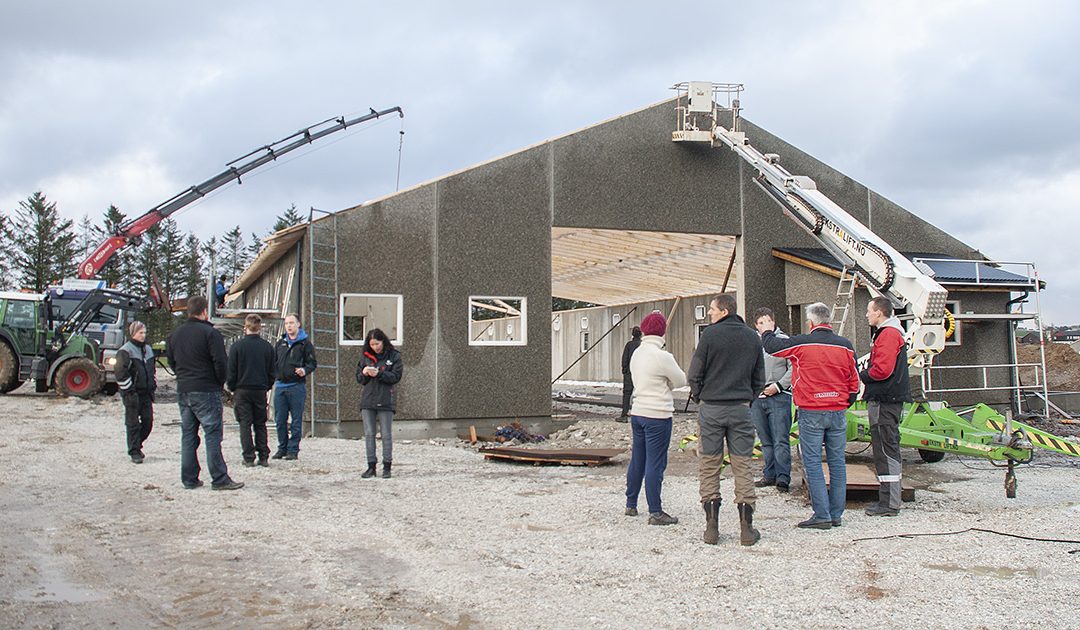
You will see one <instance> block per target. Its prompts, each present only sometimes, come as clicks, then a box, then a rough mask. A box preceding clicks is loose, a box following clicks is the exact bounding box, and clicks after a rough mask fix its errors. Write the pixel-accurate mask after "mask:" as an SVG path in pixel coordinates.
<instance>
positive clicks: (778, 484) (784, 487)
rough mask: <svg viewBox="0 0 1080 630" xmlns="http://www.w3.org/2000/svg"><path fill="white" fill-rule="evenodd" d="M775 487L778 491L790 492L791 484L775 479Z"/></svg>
mask: <svg viewBox="0 0 1080 630" xmlns="http://www.w3.org/2000/svg"><path fill="white" fill-rule="evenodd" d="M776 489H777V491H779V492H791V486H789V485H788V483H787V482H786V481H777V482H776Z"/></svg>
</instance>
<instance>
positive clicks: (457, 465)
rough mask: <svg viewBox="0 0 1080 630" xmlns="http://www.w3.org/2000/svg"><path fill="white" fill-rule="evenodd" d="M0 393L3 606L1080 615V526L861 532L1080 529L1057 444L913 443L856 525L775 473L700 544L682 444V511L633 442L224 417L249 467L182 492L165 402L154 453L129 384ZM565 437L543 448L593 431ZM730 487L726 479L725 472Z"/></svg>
mask: <svg viewBox="0 0 1080 630" xmlns="http://www.w3.org/2000/svg"><path fill="white" fill-rule="evenodd" d="M564 409H565V407H564ZM571 411H572V412H573V413H575V416H577V417H576V418H575V420H577V421H578V427H577V428H576V429H572V430H570V431H569V432H565V433H566V434H567V435H568V436H572V435H573V433H575V432H580V431H582V430H585V431H588V432H589V433H590V435H595V436H597V438H598V439H597V440H595V442H596V443H594V444H590V445H589V446H611V445H618V444H619V443H625V442H623V440H622V438H624V437H625V433H621V432H625V431H627V428H626V425H625V424H617V423H615V422H613V421H612V420H611V419H610V414H611V413H612V411H611V410H606V411H600V410H588V409H577V410H574V409H572V408H571ZM0 412H2V415H3V417H4V418H5V419H6V422H7V427H8V428H7V430H6V431H5V432H4V433H3V435H2V436H0V461H2V462H3V468H4V474H3V476H2V479H0V524H2V525H3V526H4V530H5V531H6V532H7V536H5V537H4V538H3V539H2V541H0V626H4V627H32V628H37V627H40V628H105V627H109V628H116V627H121V628H131V627H179V628H203V627H207V626H213V627H254V626H257V625H258V626H264V625H272V626H273V627H280V628H307V627H311V628H337V627H349V628H351V627H380V628H381V627H387V628H394V627H421V628H540V627H549V628H550V627H572V626H583V625H587V626H591V627H597V628H623V627H631V626H646V625H649V626H656V627H665V628H678V627H687V626H690V625H692V624H693V625H698V624H708V625H709V626H720V627H755V628H791V627H797V628H829V627H851V628H857V627H867V628H870V627H873V628H881V627H896V626H901V625H909V624H912V623H918V624H919V625H922V626H925V627H935V628H936V627H943V628H996V627H1008V626H1014V627H1031V626H1033V625H1035V624H1036V623H1038V624H1041V625H1043V626H1045V627H1051V628H1058V627H1077V626H1076V624H1077V609H1078V604H1077V597H1078V595H1077V592H1076V585H1077V584H1078V583H1080V554H1071V555H1070V554H1069V553H1068V552H1069V551H1072V550H1076V549H1080V544H1055V543H1045V542H1031V541H1024V540H1018V539H1014V538H1007V537H1003V536H996V535H992V534H985V533H966V534H960V535H954V536H940V537H925V538H916V539H910V538H909V539H890V540H870V541H859V540H857V539H859V538H863V537H871V536H888V535H895V534H901V533H910V532H948V531H956V530H961V529H964V528H968V527H980V528H989V529H996V530H999V531H1002V532H1012V533H1017V534H1023V535H1027V536H1034V537H1049V538H1072V539H1078V538H1080V490H1078V488H1080V484H1078V482H1080V469H1078V468H1077V467H1076V466H1073V465H1070V463H1069V462H1067V461H1065V460H1063V459H1060V458H1057V459H1055V458H1043V459H1042V460H1041V461H1044V462H1048V463H1049V464H1050V465H1052V467H1051V466H1045V465H1044V466H1042V467H1024V468H1022V469H1021V470H1020V471H1019V479H1020V489H1019V497H1018V498H1016V499H1012V500H1008V499H1006V498H1005V497H1004V492H1003V489H1002V480H1003V474H1002V472H1001V471H999V470H997V469H990V468H989V466H988V464H987V463H986V462H980V461H970V460H969V461H966V462H962V461H960V460H957V459H947V460H946V461H944V462H941V463H938V464H922V463H920V462H919V461H918V459H917V455H915V454H914V453H910V452H909V453H905V456H906V457H907V460H906V461H905V475H906V476H907V478H908V480H910V481H912V482H913V483H914V484H915V485H916V486H917V487H918V488H920V490H919V491H918V492H917V495H916V501H915V502H914V503H911V504H906V505H905V510H904V511H903V512H902V513H901V515H900V516H899V517H897V518H891V519H870V518H868V517H866V516H864V515H863V514H862V512H861V507H862V506H863V505H864V504H862V503H854V502H853V503H852V504H850V506H849V507H850V508H851V511H850V512H849V513H848V516H847V517H846V518H845V519H844V527H843V528H840V529H833V530H830V531H803V530H797V529H795V528H794V527H793V525H794V523H795V522H796V521H798V520H800V519H802V518H805V517H806V516H808V514H809V509H808V506H807V502H806V499H805V496H804V495H803V494H802V493H792V494H791V495H780V494H778V493H777V492H776V491H775V490H773V489H768V490H766V491H764V492H762V493H761V496H760V498H759V503H758V513H757V515H756V519H757V524H758V527H759V528H760V530H761V532H762V540H761V542H760V543H758V544H757V545H756V546H754V547H750V548H744V547H741V546H739V544H738V536H737V533H738V532H737V516H736V512H735V506H734V505H733V504H732V503H730V502H727V503H725V504H724V506H723V508H722V513H721V519H722V520H721V524H722V529H721V534H722V538H721V540H720V544H719V545H717V546H715V547H710V546H707V545H704V544H703V543H701V540H700V536H701V530H702V526H703V518H702V515H701V513H700V509H699V508H698V505H697V496H696V493H697V480H696V470H695V468H694V460H693V456H692V455H690V454H687V453H678V452H673V454H672V465H671V467H670V468H669V470H668V475H667V479H666V480H665V483H664V500H665V508H666V509H667V511H669V512H671V513H672V514H675V515H676V516H679V517H680V518H682V519H683V522H682V523H680V524H679V525H676V526H674V527H665V528H661V527H650V526H648V525H647V524H646V521H645V518H644V517H637V518H628V517H625V516H623V515H622V505H623V496H622V494H623V476H624V474H625V461H626V457H625V456H621V457H620V458H618V459H617V460H616V463H615V464H614V465H611V466H606V467H598V468H577V467H554V466H538V467H534V466H528V465H514V464H507V463H500V462H488V461H485V460H484V459H482V457H481V456H480V455H479V454H477V453H476V452H474V450H473V449H472V448H471V447H468V446H467V445H464V444H462V443H456V442H452V441H451V442H448V443H447V444H446V445H441V444H439V443H428V442H424V443H407V444H406V443H403V444H399V445H396V446H395V450H396V452H395V460H396V462H395V477H394V479H391V480H382V479H373V480H361V479H360V478H359V473H360V461H361V459H362V456H361V452H362V443H360V442H355V441H345V440H333V439H306V440H304V442H303V444H302V450H301V453H300V458H301V459H300V460H299V461H298V462H278V461H275V462H272V466H271V467H270V468H268V469H262V468H256V469H248V468H243V467H241V466H239V465H238V464H239V462H240V454H239V439H238V436H237V434H236V431H235V424H234V423H232V422H231V421H230V422H227V423H226V434H225V452H226V458H227V460H228V461H229V462H231V463H232V464H234V466H233V467H232V469H231V472H232V475H233V476H234V477H235V478H236V479H238V480H242V481H245V482H246V483H247V487H245V488H244V489H242V490H240V491H237V492H213V491H211V490H210V489H209V484H208V485H207V487H205V488H201V489H198V490H193V491H188V490H184V489H183V488H182V487H181V485H180V480H179V427H178V426H177V425H176V424H175V422H176V421H177V416H178V413H177V410H176V406H175V405H174V404H172V403H167V404H160V405H158V407H157V422H158V426H157V427H156V428H155V430H154V433H153V435H152V436H151V437H150V440H149V441H148V443H147V445H146V454H147V460H146V463H145V464H143V465H141V466H136V465H134V464H131V463H129V462H128V460H127V458H126V456H125V453H124V446H123V424H122V421H121V419H120V417H121V408H120V406H119V401H118V400H116V399H107V398H106V399H102V400H94V401H83V400H66V399H60V398H55V397H52V396H49V395H35V394H32V393H27V392H26V391H25V389H24V390H21V391H20V392H17V393H15V394H12V395H8V396H4V397H0ZM605 414H608V415H605ZM227 415H230V413H229V412H227ZM680 422H681V423H683V424H686V425H687V426H691V425H692V419H690V418H684V419H682V420H681V421H680ZM563 437H564V439H557V440H556V441H555V442H554V443H553V445H556V446H558V445H563V443H567V444H569V443H573V444H575V445H577V446H581V444H580V443H577V442H576V440H578V438H573V437H566V436H563ZM679 437H681V436H680V435H679V430H677V431H676V433H675V439H674V440H673V443H677V441H678V438H679ZM582 439H583V438H582ZM862 446H863V445H858V444H852V445H850V450H851V451H852V452H855V451H858V450H859V449H860V448H862ZM865 455H866V454H863V455H861V456H858V457H852V458H851V460H852V461H855V460H857V459H860V458H861V459H864V460H865ZM205 477H206V473H205V472H204V478H205ZM207 481H208V478H207ZM723 489H724V492H725V494H726V496H727V497H728V498H729V497H730V496H731V482H730V480H727V481H725V482H724V483H723ZM642 503H643V504H644V497H642Z"/></svg>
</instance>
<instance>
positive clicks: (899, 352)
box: [859, 317, 912, 402]
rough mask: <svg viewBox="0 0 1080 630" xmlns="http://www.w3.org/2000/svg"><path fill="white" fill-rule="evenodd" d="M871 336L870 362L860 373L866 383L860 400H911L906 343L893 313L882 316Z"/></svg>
mask: <svg viewBox="0 0 1080 630" xmlns="http://www.w3.org/2000/svg"><path fill="white" fill-rule="evenodd" d="M871 337H872V339H873V340H874V345H873V346H871V348H870V362H869V364H868V365H867V366H866V369H865V370H863V371H862V372H860V373H859V380H861V381H862V382H863V383H864V384H865V385H866V389H865V390H863V400H873V401H877V402H911V400H912V399H911V382H910V379H909V377H908V353H907V343H906V342H905V341H904V332H903V328H901V327H900V321H899V320H898V319H896V318H895V317H891V318H889V319H887V320H885V321H884V322H882V324H881V325H880V326H878V327H877V330H875V331H874V332H873V333H872V335H871Z"/></svg>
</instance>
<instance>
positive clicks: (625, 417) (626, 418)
mask: <svg viewBox="0 0 1080 630" xmlns="http://www.w3.org/2000/svg"><path fill="white" fill-rule="evenodd" d="M615 422H630V418H629V417H627V416H619V417H618V418H615Z"/></svg>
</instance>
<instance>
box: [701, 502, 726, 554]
mask: <svg viewBox="0 0 1080 630" xmlns="http://www.w3.org/2000/svg"><path fill="white" fill-rule="evenodd" d="M720 503H721V500H720V499H713V500H712V501H706V502H704V503H702V504H701V507H703V508H704V509H705V535H704V536H702V537H701V538H702V540H704V541H705V544H707V545H715V544H716V543H717V541H718V540H720Z"/></svg>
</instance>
